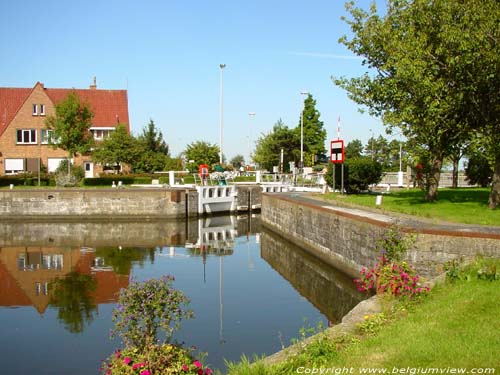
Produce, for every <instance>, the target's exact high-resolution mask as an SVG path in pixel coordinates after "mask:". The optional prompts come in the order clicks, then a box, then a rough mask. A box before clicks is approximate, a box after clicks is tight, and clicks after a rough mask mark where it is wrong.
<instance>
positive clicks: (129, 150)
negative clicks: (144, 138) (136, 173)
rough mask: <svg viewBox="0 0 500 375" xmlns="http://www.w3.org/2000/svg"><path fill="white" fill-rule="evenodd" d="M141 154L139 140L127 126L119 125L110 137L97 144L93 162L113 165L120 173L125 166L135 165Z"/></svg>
mask: <svg viewBox="0 0 500 375" xmlns="http://www.w3.org/2000/svg"><path fill="white" fill-rule="evenodd" d="M140 154H141V149H140V147H139V145H138V142H137V139H135V138H134V137H133V136H132V135H130V134H129V133H128V132H127V130H126V129H125V126H123V125H118V126H117V127H116V128H115V130H114V131H113V132H111V134H110V135H109V137H107V138H105V139H104V140H103V141H102V142H100V143H98V144H97V147H96V148H95V150H94V151H93V153H92V160H93V161H95V162H97V163H102V164H111V165H113V166H115V170H116V171H118V170H119V169H120V166H122V165H123V164H128V165H133V164H134V163H135V162H136V161H137V160H138V158H139V156H140Z"/></svg>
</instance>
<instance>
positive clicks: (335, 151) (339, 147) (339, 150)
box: [330, 139, 344, 163]
mask: <svg viewBox="0 0 500 375" xmlns="http://www.w3.org/2000/svg"><path fill="white" fill-rule="evenodd" d="M330 162H331V163H343V162H344V141H343V140H341V139H338V140H336V141H331V142H330Z"/></svg>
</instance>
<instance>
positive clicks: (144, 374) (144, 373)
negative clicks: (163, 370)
mask: <svg viewBox="0 0 500 375" xmlns="http://www.w3.org/2000/svg"><path fill="white" fill-rule="evenodd" d="M141 375H151V373H150V372H149V370H142V371H141Z"/></svg>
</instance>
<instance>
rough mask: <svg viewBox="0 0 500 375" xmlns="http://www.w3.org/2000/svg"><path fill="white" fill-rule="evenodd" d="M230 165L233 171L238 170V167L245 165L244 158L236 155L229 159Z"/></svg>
mask: <svg viewBox="0 0 500 375" xmlns="http://www.w3.org/2000/svg"><path fill="white" fill-rule="evenodd" d="M230 163H231V165H232V166H233V167H234V168H235V169H238V168H239V167H240V166H242V165H243V164H245V158H244V157H243V155H240V154H238V155H236V156H235V157H234V158H232V159H231V161H230Z"/></svg>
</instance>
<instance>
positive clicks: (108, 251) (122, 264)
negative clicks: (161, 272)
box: [95, 247, 155, 275]
mask: <svg viewBox="0 0 500 375" xmlns="http://www.w3.org/2000/svg"><path fill="white" fill-rule="evenodd" d="M95 255H96V257H99V258H102V259H104V264H105V265H106V266H110V267H112V268H113V271H114V272H115V273H116V274H118V275H130V270H131V268H132V263H133V262H136V263H138V264H139V265H140V266H142V265H144V261H145V260H147V259H148V258H149V259H150V261H151V263H154V259H155V249H154V248H138V247H112V248H109V247H104V248H97V249H96V253H95Z"/></svg>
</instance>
